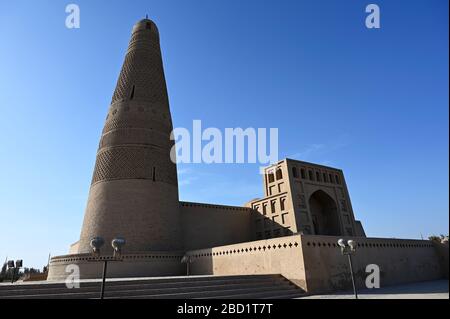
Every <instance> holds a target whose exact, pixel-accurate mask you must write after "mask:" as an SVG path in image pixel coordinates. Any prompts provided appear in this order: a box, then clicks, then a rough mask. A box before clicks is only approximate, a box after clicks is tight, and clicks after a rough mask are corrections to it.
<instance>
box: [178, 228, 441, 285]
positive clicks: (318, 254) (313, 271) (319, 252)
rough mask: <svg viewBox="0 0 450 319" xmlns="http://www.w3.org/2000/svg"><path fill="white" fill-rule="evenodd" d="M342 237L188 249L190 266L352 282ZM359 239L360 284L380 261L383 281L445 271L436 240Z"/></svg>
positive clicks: (198, 271) (304, 281) (300, 281)
mask: <svg viewBox="0 0 450 319" xmlns="http://www.w3.org/2000/svg"><path fill="white" fill-rule="evenodd" d="M339 238H340V237H335V236H314V235H293V236H287V237H281V238H276V239H269V240H260V241H254V242H248V243H243V244H238V245H228V246H221V247H213V248H210V249H203V250H195V251H189V252H187V254H189V255H190V256H192V257H193V262H192V264H191V267H190V269H191V272H192V274H195V275H237V274H240V275H244V274H281V275H283V276H285V277H286V278H288V279H289V280H291V281H292V282H294V283H295V284H297V285H298V286H300V287H301V288H303V289H304V290H306V291H308V292H310V293H319V292H327V291H335V290H342V289H348V288H350V287H351V277H350V273H349V266H348V259H347V257H346V256H342V254H341V251H340V248H339V246H338V245H337V241H338V239H339ZM353 239H355V238H353ZM356 241H357V243H358V247H357V252H356V254H355V255H354V256H353V266H354V271H355V276H356V281H357V285H358V286H359V287H365V279H366V276H367V275H368V274H366V267H367V265H369V264H376V265H378V266H379V268H380V284H381V286H389V285H393V284H400V283H409V282H418V281H426V280H435V279H439V278H443V277H444V271H443V269H444V267H445V265H443V264H442V262H441V259H440V258H439V257H438V254H437V251H436V249H435V247H434V246H433V244H432V243H431V242H430V241H425V240H402V239H381V238H356ZM446 254H447V256H448V249H447V251H446ZM447 260H448V257H447Z"/></svg>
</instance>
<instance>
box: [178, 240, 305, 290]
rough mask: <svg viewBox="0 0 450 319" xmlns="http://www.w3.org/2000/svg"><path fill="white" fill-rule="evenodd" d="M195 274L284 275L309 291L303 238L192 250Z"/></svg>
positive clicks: (189, 252) (191, 270) (192, 265)
mask: <svg viewBox="0 0 450 319" xmlns="http://www.w3.org/2000/svg"><path fill="white" fill-rule="evenodd" d="M186 254H187V255H189V256H191V257H192V263H191V265H190V273H191V274H192V275H256V274H281V275H283V276H284V277H286V278H288V279H289V280H291V281H292V282H294V283H295V284H296V285H298V286H299V287H301V288H303V289H304V290H306V288H307V287H306V282H305V271H304V265H303V256H302V247H301V236H300V235H294V236H288V237H281V238H274V239H267V240H259V241H253V242H247V243H243V244H237V245H228V246H221V247H214V248H209V249H202V250H194V251H188V252H187V253H186Z"/></svg>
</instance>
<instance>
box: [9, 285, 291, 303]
mask: <svg viewBox="0 0 450 319" xmlns="http://www.w3.org/2000/svg"><path fill="white" fill-rule="evenodd" d="M274 286H278V287H288V286H289V283H288V282H274V281H273V282H252V283H246V282H242V283H238V284H227V283H221V284H212V283H206V284H202V285H199V286H191V287H183V286H180V287H159V288H154V287H150V288H143V287H140V286H135V287H134V289H126V290H125V289H116V288H115V287H109V288H108V287H105V298H108V297H134V296H139V295H166V294H169V295H171V294H180V293H196V292H211V293H214V292H216V291H222V290H229V289H246V288H264V287H266V288H267V287H269V288H270V287H274ZM120 288H123V287H120ZM99 295H100V287H96V289H95V290H92V288H89V290H87V289H84V290H83V289H81V288H80V289H67V290H66V291H65V292H63V293H61V292H54V291H43V292H41V291H39V292H36V291H33V294H29V293H25V294H13V295H9V296H3V298H6V299H11V298H20V299H24V298H49V299H61V298H83V299H84V298H98V297H99Z"/></svg>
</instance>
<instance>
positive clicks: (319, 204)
mask: <svg viewBox="0 0 450 319" xmlns="http://www.w3.org/2000/svg"><path fill="white" fill-rule="evenodd" d="M309 208H310V210H311V216H312V220H313V225H314V231H315V234H316V235H328V236H340V235H341V228H340V227H339V217H338V213H337V206H336V202H335V201H334V200H333V198H331V197H330V196H329V195H328V194H327V193H325V192H324V191H321V190H318V191H316V192H315V193H313V194H312V195H311V197H310V198H309Z"/></svg>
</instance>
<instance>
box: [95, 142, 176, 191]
mask: <svg viewBox="0 0 450 319" xmlns="http://www.w3.org/2000/svg"><path fill="white" fill-rule="evenodd" d="M158 152H161V151H160V150H157V149H155V148H148V147H142V146H140V147H131V146H125V147H113V148H109V149H106V150H103V151H101V152H99V154H98V155H97V161H96V164H95V170H94V176H93V178H92V184H94V183H96V182H99V181H104V180H113V179H150V180H152V179H153V180H154V181H157V182H166V183H169V184H173V185H177V173H176V167H175V164H172V163H170V164H169V163H167V162H170V159H169V158H167V159H166V160H163V159H162V158H161V156H159V155H158V156H155V154H156V153H158ZM167 156H168V154H167ZM153 168H156V170H155V171H156V174H155V176H153Z"/></svg>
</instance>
